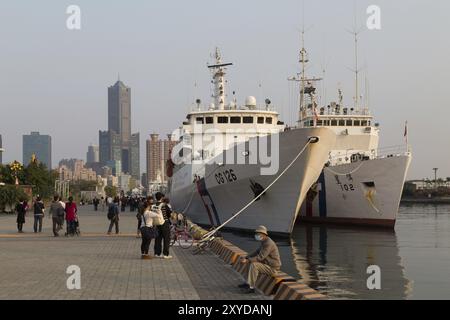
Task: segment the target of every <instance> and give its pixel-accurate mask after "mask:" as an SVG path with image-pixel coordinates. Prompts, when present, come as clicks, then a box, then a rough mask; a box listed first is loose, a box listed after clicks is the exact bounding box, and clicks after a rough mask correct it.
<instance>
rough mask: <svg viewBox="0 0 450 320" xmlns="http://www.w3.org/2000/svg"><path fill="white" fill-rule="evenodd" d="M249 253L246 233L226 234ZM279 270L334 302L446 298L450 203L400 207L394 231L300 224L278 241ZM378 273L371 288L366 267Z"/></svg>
mask: <svg viewBox="0 0 450 320" xmlns="http://www.w3.org/2000/svg"><path fill="white" fill-rule="evenodd" d="M224 237H225V239H227V240H229V241H231V242H233V243H234V244H236V245H237V246H239V247H241V248H242V249H244V250H246V251H249V252H251V251H252V250H254V249H255V248H256V247H257V246H258V243H257V242H256V241H255V240H254V239H253V238H252V237H251V236H249V235H242V234H238V233H229V232H227V233H224ZM274 240H276V241H277V244H278V246H279V249H280V254H281V259H282V263H283V267H282V270H283V271H284V272H286V273H288V274H290V275H291V276H293V277H295V278H297V279H303V281H304V282H305V283H306V284H308V285H309V286H311V287H312V288H314V289H317V290H319V291H320V292H321V293H323V294H326V295H328V296H329V297H330V298H332V299H448V298H450V205H427V204H424V205H421V204H411V205H402V206H401V207H400V210H399V217H398V220H397V225H396V228H395V231H388V230H373V229H363V228H354V227H351V228H350V227H336V226H321V225H314V226H313V225H298V226H296V227H295V230H294V233H293V234H292V236H291V239H289V240H286V239H283V240H277V239H274ZM371 265H377V266H379V267H380V270H381V289H380V290H369V289H368V288H367V279H368V277H369V276H370V274H368V273H367V267H368V266H371Z"/></svg>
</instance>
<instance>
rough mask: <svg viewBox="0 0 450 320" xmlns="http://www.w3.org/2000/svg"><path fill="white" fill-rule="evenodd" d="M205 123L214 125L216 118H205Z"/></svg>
mask: <svg viewBox="0 0 450 320" xmlns="http://www.w3.org/2000/svg"><path fill="white" fill-rule="evenodd" d="M205 123H207V124H211V123H214V118H213V117H206V118H205Z"/></svg>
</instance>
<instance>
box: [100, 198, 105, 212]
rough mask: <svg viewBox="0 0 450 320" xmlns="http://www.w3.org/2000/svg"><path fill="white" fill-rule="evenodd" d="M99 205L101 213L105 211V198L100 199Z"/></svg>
mask: <svg viewBox="0 0 450 320" xmlns="http://www.w3.org/2000/svg"><path fill="white" fill-rule="evenodd" d="M100 204H101V206H102V211H105V198H104V197H101V199H100Z"/></svg>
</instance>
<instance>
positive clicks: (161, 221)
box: [152, 204, 165, 226]
mask: <svg viewBox="0 0 450 320" xmlns="http://www.w3.org/2000/svg"><path fill="white" fill-rule="evenodd" d="M152 211H154V212H156V213H157V214H158V216H157V217H155V218H153V225H154V226H162V225H163V224H164V222H165V220H164V217H163V214H162V212H161V204H160V205H159V206H156V205H153V206H152Z"/></svg>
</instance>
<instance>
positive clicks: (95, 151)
mask: <svg viewBox="0 0 450 320" xmlns="http://www.w3.org/2000/svg"><path fill="white" fill-rule="evenodd" d="M96 162H100V154H99V148H98V146H89V147H88V152H87V153H86V163H96Z"/></svg>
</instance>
